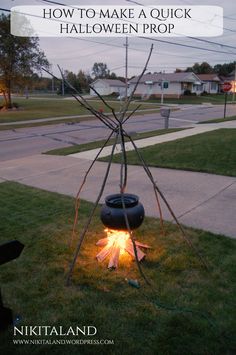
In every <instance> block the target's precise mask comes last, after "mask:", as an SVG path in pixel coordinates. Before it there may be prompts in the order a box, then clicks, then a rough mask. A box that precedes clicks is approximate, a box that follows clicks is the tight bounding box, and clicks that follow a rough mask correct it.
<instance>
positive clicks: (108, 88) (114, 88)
mask: <svg viewBox="0 0 236 355" xmlns="http://www.w3.org/2000/svg"><path fill="white" fill-rule="evenodd" d="M91 86H92V87H93V88H94V89H95V90H96V91H97V92H98V93H99V94H100V95H111V94H113V93H116V94H118V95H120V96H124V95H125V83H123V82H122V81H120V80H117V79H97V80H95V81H94V82H93V83H92V84H91ZM90 95H93V96H96V93H95V92H94V91H93V90H92V89H90Z"/></svg>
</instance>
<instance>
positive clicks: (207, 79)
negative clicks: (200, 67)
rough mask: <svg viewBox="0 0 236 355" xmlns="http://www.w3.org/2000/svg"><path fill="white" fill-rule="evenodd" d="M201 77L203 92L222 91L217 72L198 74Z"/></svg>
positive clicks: (215, 92) (214, 92)
mask: <svg viewBox="0 0 236 355" xmlns="http://www.w3.org/2000/svg"><path fill="white" fill-rule="evenodd" d="M197 76H198V77H199V79H200V80H201V81H202V83H203V84H202V85H203V86H202V92H207V93H208V94H217V93H218V92H220V85H221V80H220V78H219V76H218V75H217V74H198V75H197Z"/></svg>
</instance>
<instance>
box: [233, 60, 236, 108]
mask: <svg viewBox="0 0 236 355" xmlns="http://www.w3.org/2000/svg"><path fill="white" fill-rule="evenodd" d="M235 91H236V63H235V67H234V85H233V101H235Z"/></svg>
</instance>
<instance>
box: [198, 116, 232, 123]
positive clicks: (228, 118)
mask: <svg viewBox="0 0 236 355" xmlns="http://www.w3.org/2000/svg"><path fill="white" fill-rule="evenodd" d="M235 120H236V116H231V117H225V118H215V119H214V120H207V121H203V122H198V123H199V124H202V123H220V122H227V121H235Z"/></svg>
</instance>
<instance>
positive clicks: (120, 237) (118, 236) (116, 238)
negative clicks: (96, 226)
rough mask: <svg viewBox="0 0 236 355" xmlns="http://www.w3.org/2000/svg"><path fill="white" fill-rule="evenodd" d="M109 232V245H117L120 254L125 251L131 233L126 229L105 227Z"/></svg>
mask: <svg viewBox="0 0 236 355" xmlns="http://www.w3.org/2000/svg"><path fill="white" fill-rule="evenodd" d="M105 232H106V233H107V239H108V241H107V246H108V247H112V246H113V245H115V246H116V247H118V248H119V249H120V255H122V254H124V253H125V248H126V243H127V241H128V239H129V238H130V236H129V233H128V232H125V231H118V230H114V229H105Z"/></svg>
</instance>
